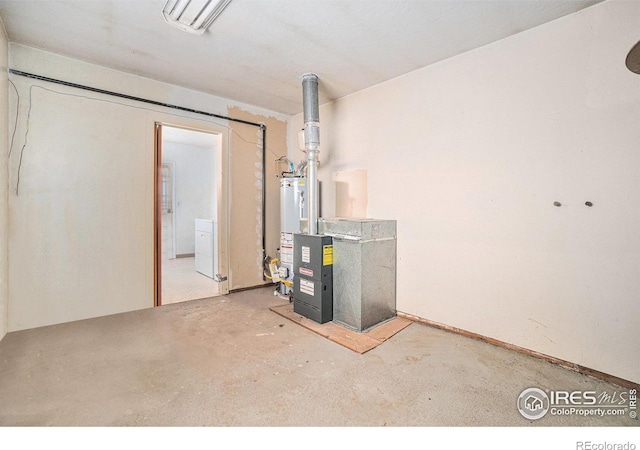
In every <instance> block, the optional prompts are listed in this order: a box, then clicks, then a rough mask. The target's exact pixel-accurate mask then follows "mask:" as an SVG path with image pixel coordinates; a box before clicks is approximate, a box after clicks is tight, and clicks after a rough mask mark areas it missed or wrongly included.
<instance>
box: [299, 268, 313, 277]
mask: <svg viewBox="0 0 640 450" xmlns="http://www.w3.org/2000/svg"><path fill="white" fill-rule="evenodd" d="M300 274H302V275H306V276H308V277H312V276H313V270H311V269H306V268H304V267H300Z"/></svg>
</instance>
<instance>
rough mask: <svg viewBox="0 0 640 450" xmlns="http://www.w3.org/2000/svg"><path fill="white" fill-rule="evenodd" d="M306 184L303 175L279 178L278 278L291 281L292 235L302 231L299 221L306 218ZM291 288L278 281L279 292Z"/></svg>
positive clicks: (287, 291) (284, 291)
mask: <svg viewBox="0 0 640 450" xmlns="http://www.w3.org/2000/svg"><path fill="white" fill-rule="evenodd" d="M307 203H308V202H307V185H306V180H305V178H304V177H285V178H282V179H281V180H280V278H281V279H284V280H287V281H291V282H293V254H294V253H293V235H294V234H296V233H300V231H302V228H301V225H300V222H301V220H302V219H305V220H306V219H307V217H308V215H307ZM291 290H292V288H291V287H288V286H286V285H285V284H284V283H280V293H281V294H283V295H288V294H289V293H290V292H291Z"/></svg>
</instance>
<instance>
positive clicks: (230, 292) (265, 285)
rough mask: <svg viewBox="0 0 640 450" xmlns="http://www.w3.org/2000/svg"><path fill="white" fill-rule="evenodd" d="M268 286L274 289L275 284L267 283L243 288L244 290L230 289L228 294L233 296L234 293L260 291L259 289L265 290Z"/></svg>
mask: <svg viewBox="0 0 640 450" xmlns="http://www.w3.org/2000/svg"><path fill="white" fill-rule="evenodd" d="M268 286H272V287H273V288H274V289H275V284H273V283H267V284H259V285H257V286H249V287H244V288H238V289H231V290H230V291H229V294H235V293H236V292H242V291H250V290H252V289H260V288H265V287H268Z"/></svg>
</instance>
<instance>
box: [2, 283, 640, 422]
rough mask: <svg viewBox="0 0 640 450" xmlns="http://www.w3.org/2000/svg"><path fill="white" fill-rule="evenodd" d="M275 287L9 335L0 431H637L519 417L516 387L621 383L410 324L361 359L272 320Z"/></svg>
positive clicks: (600, 388)
mask: <svg viewBox="0 0 640 450" xmlns="http://www.w3.org/2000/svg"><path fill="white" fill-rule="evenodd" d="M282 303H283V301H282V300H280V299H279V298H276V297H274V296H273V295H272V289H271V288H266V289H258V290H252V291H245V292H239V293H236V294H232V295H229V296H224V297H216V298H212V299H205V300H194V301H190V302H186V303H180V304H174V305H166V306H162V307H159V308H154V309H147V310H142V311H135V312H131V313H125V314H117V315H113V316H107V317H101V318H97V319H90V320H83V321H78V322H73V323H67V324H61V325H55V326H49V327H43V328H37V329H32V330H25V331H19V332H13V333H9V334H8V335H7V336H6V337H5V338H4V339H3V340H2V341H1V342H0V399H1V402H0V424H2V425H4V426H278V427H280V426H337V427H345V426H374V427H378V426H412V427H414V426H529V425H531V426H567V425H572V426H637V425H638V421H635V420H632V419H630V418H629V417H628V416H627V415H625V416H622V417H576V416H565V417H558V416H551V415H549V414H547V416H545V417H544V418H542V419H540V420H538V421H528V420H525V419H524V418H523V417H522V416H521V415H520V414H519V413H518V411H517V409H516V399H517V397H518V395H519V394H520V393H521V392H522V390H523V389H525V388H529V387H533V386H535V387H540V388H543V389H545V388H547V389H566V390H595V391H598V392H601V391H608V392H610V393H611V392H621V391H622V390H624V389H622V388H620V387H618V386H615V385H612V384H608V383H605V382H602V381H599V380H596V379H594V378H591V377H588V376H584V375H580V374H578V373H575V372H572V371H569V370H566V369H564V368H562V367H559V366H556V365H553V364H550V363H547V362H544V361H541V360H538V359H534V358H531V357H528V356H525V355H522V354H518V353H515V352H512V351H509V350H506V349H502V348H498V347H495V346H492V345H490V344H487V343H483V342H480V341H477V340H473V339H469V338H465V337H462V336H459V335H456V334H452V333H448V332H445V331H441V330H438V329H434V328H431V327H428V326H426V325H423V324H419V323H413V324H411V325H410V326H409V327H408V328H406V329H404V330H403V331H401V332H400V333H399V334H397V335H395V336H394V337H392V338H391V339H390V340H389V341H387V342H385V343H383V344H382V345H380V346H379V347H377V348H375V349H373V350H371V351H369V352H368V353H365V354H363V355H360V354H357V353H355V352H353V351H351V350H349V349H347V348H344V347H342V346H340V345H338V344H336V343H334V342H331V341H329V340H327V339H325V338H323V337H321V336H319V335H317V334H315V333H313V332H311V331H309V330H307V329H305V328H302V327H301V326H299V325H297V324H295V323H293V322H291V321H288V320H287V319H285V318H283V317H281V316H279V315H278V314H275V313H273V312H271V311H269V307H270V306H273V305H277V304H282Z"/></svg>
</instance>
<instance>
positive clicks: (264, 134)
mask: <svg viewBox="0 0 640 450" xmlns="http://www.w3.org/2000/svg"><path fill="white" fill-rule="evenodd" d="M9 73H10V74H12V75H18V76H21V77H26V78H31V79H34V80H40V81H46V82H48V83H54V84H59V85H62V86H68V87H72V88H76V89H82V90H85V91H90V92H96V93H98V94H105V95H110V96H113V97H119V98H124V99H127V100H133V101H136V102H142V103H147V104H150V105H155V106H161V107H164V108H170V109H176V110H180V111H186V112H190V113H194V114H199V115H204V116H208V117H215V118H217V119H223V120H228V121H230V122H236V123H242V124H245V125H250V126H254V127H258V128H260V130H261V131H262V257H263V259H264V257H265V256H266V254H267V253H266V194H267V177H266V150H267V127H266V125H264V124H262V123H257V122H251V121H248V120H243V119H236V118H234V117H228V116H224V115H221V114H215V113H211V112H207V111H200V110H197V109H192V108H186V107H184V106H178V105H173V104H171V103H163V102H158V101H155V100H149V99H146V98H142V97H136V96H132V95H127V94H122V93H119V92H114V91H108V90H105V89H99V88H95V87H91V86H85V85H82V84H77V83H71V82H69V81H63V80H57V79H55V78H49V77H45V76H42V75H36V74H33V73H28V72H23V71H20V70H14V69H9ZM16 120H17V115H16Z"/></svg>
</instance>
